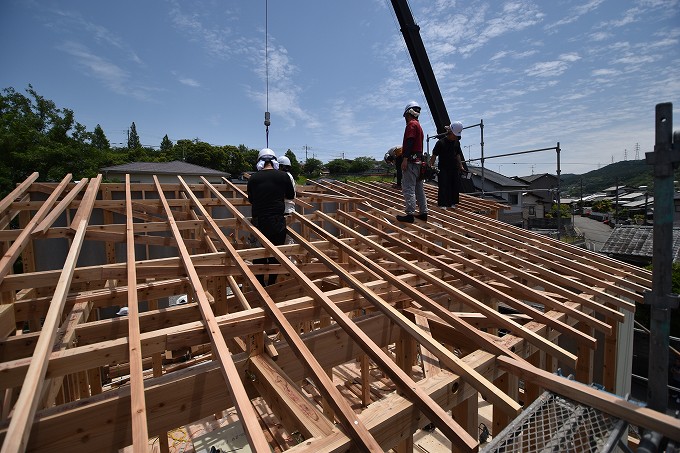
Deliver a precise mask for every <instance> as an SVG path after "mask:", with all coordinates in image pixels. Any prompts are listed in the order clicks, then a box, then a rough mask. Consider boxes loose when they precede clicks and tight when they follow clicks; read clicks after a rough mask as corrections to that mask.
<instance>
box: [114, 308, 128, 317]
mask: <svg viewBox="0 0 680 453" xmlns="http://www.w3.org/2000/svg"><path fill="white" fill-rule="evenodd" d="M116 314H117V315H118V316H127V314H128V308H127V307H121V309H120V310H118V312H117V313H116Z"/></svg>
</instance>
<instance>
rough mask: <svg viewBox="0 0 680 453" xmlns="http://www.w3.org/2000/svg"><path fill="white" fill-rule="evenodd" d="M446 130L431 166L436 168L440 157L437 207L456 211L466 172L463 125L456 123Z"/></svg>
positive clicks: (435, 149)
mask: <svg viewBox="0 0 680 453" xmlns="http://www.w3.org/2000/svg"><path fill="white" fill-rule="evenodd" d="M445 129H446V136H445V137H443V138H441V139H439V140H438V141H437V143H436V144H435V145H434V148H433V149H432V157H430V166H434V161H435V159H436V158H437V157H439V165H438V168H439V174H438V175H437V185H438V186H439V188H438V189H439V190H438V191H437V206H439V207H440V208H442V209H449V208H453V209H455V208H456V206H457V205H458V201H459V200H460V175H461V173H462V172H463V171H464V167H463V160H464V158H463V152H462V151H461V149H460V137H461V135H462V132H463V123H461V122H460V121H454V122H453V123H451V125H450V126H445Z"/></svg>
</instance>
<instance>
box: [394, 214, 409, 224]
mask: <svg viewBox="0 0 680 453" xmlns="http://www.w3.org/2000/svg"><path fill="white" fill-rule="evenodd" d="M397 220H398V221H399V222H407V223H413V214H406V215H398V216H397Z"/></svg>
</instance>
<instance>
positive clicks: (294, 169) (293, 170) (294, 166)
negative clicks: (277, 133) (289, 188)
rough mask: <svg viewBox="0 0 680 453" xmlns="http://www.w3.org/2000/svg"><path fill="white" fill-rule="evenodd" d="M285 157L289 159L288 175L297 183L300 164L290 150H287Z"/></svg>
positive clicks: (300, 171)
mask: <svg viewBox="0 0 680 453" xmlns="http://www.w3.org/2000/svg"><path fill="white" fill-rule="evenodd" d="M285 156H286V157H287V158H288V159H290V174H291V175H293V179H295V180H296V181H297V179H298V178H299V177H300V174H301V173H302V167H301V165H300V162H299V161H298V160H297V157H296V156H295V153H294V152H293V151H291V149H290V148H288V151H286V154H285Z"/></svg>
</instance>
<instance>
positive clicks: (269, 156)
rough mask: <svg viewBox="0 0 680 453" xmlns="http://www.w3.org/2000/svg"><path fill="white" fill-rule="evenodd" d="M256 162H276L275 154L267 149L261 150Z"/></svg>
mask: <svg viewBox="0 0 680 453" xmlns="http://www.w3.org/2000/svg"><path fill="white" fill-rule="evenodd" d="M257 160H258V161H261V160H264V161H269V160H276V154H275V153H274V151H272V150H271V149H269V148H264V149H262V151H260V153H259V154H258V155H257Z"/></svg>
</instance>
